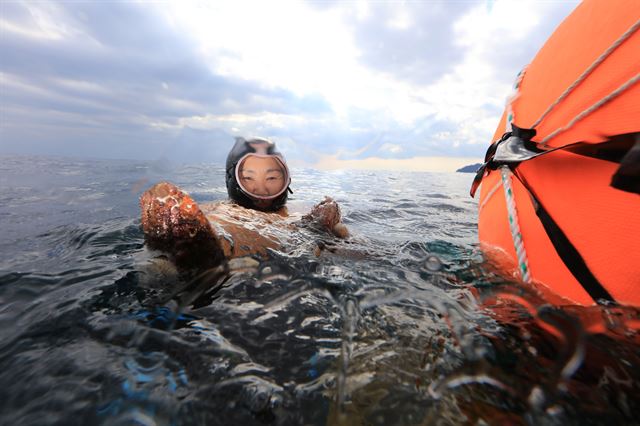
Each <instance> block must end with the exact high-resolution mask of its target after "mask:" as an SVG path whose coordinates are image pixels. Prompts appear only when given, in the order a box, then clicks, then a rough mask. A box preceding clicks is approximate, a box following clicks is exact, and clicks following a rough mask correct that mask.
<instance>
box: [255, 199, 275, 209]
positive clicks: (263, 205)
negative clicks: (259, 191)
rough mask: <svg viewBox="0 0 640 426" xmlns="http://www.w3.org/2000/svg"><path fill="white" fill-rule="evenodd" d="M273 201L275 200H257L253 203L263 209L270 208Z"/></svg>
mask: <svg viewBox="0 0 640 426" xmlns="http://www.w3.org/2000/svg"><path fill="white" fill-rule="evenodd" d="M272 201H273V200H264V199H256V198H254V199H253V203H254V204H255V205H256V206H258V207H261V208H266V207H270V206H271V202H272Z"/></svg>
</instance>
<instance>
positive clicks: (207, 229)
mask: <svg viewBox="0 0 640 426" xmlns="http://www.w3.org/2000/svg"><path fill="white" fill-rule="evenodd" d="M140 208H141V209H142V230H143V231H144V235H145V240H146V241H147V243H148V244H149V245H150V246H151V247H152V248H157V249H160V250H164V251H167V252H169V253H170V254H172V255H173V256H174V257H175V261H176V264H177V266H178V267H181V268H201V267H210V266H214V265H216V264H219V263H220V262H221V261H222V260H223V257H224V254H223V252H222V249H221V248H220V245H219V243H218V240H217V238H216V236H215V233H214V231H213V229H212V228H211V225H210V224H209V221H208V220H207V218H206V217H205V215H204V214H203V213H202V211H201V210H200V207H199V206H198V204H197V203H196V202H195V201H194V200H193V199H192V198H191V197H190V196H189V195H188V194H187V193H185V192H184V191H182V190H181V189H180V188H178V187H177V186H175V185H173V184H171V183H168V182H161V183H158V184H156V185H155V186H153V187H152V188H151V189H149V190H147V191H146V192H145V193H144V194H142V197H140Z"/></svg>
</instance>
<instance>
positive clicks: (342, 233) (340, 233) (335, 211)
mask: <svg viewBox="0 0 640 426" xmlns="http://www.w3.org/2000/svg"><path fill="white" fill-rule="evenodd" d="M304 219H306V220H310V221H313V222H315V223H317V224H318V225H321V226H322V227H323V228H325V229H326V230H328V231H329V232H331V233H332V234H333V235H335V236H336V237H339V238H347V237H348V236H349V230H348V229H347V227H346V226H345V224H344V223H342V215H341V213H340V206H338V203H337V202H336V201H335V200H334V199H333V198H331V197H325V198H324V200H322V201H321V202H320V203H318V204H316V205H315V206H314V207H313V209H311V212H310V213H309V214H307V215H305V216H304Z"/></svg>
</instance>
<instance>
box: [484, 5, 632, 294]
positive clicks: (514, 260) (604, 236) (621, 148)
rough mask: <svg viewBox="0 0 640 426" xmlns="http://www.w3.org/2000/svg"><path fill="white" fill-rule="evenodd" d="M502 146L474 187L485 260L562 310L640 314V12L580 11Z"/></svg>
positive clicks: (525, 96)
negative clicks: (615, 309)
mask: <svg viewBox="0 0 640 426" xmlns="http://www.w3.org/2000/svg"><path fill="white" fill-rule="evenodd" d="M494 141H495V142H493V143H492V144H491V146H490V148H489V150H488V152H487V156H486V159H485V161H486V162H485V164H484V165H483V167H482V168H481V170H480V171H479V172H478V175H477V176H476V179H475V181H474V185H473V187H472V195H473V194H474V193H475V189H476V188H477V187H478V184H479V183H480V182H481V183H482V185H481V191H480V196H479V199H478V206H479V218H478V233H479V239H480V243H481V247H482V250H483V252H484V253H485V255H486V256H487V257H488V258H489V259H491V260H492V261H493V262H494V263H495V264H496V265H497V266H498V268H499V269H500V270H501V271H503V272H505V273H507V274H509V275H512V274H516V275H517V276H518V277H519V278H520V279H521V280H522V281H525V282H528V283H531V284H533V285H535V286H536V287H537V288H539V289H542V290H544V291H545V293H546V294H554V295H555V299H553V300H554V301H555V303H567V302H570V303H577V304H582V305H592V304H594V303H601V302H605V303H606V302H609V303H611V302H613V303H619V304H627V305H636V306H640V1H637V0H615V1H613V0H612V1H607V2H604V1H600V0H586V1H584V2H583V3H581V4H580V5H579V6H577V7H576V9H575V10H574V11H573V12H572V13H571V15H569V16H568V17H567V18H566V19H565V21H564V22H562V24H560V26H559V27H558V28H557V29H556V31H555V32H554V33H553V35H552V36H551V37H550V38H549V40H547V42H546V43H545V45H544V46H543V47H542V48H541V49H540V51H539V52H538V53H537V55H536V56H535V58H534V59H533V61H532V62H531V63H530V64H529V65H528V66H527V67H526V68H525V70H523V72H522V73H521V74H520V75H519V76H518V79H517V82H516V85H515V88H514V94H513V96H511V97H510V99H509V101H508V103H507V107H506V109H505V112H504V113H503V116H502V119H501V121H500V124H499V126H498V129H497V131H496V133H495V135H494ZM548 290H550V292H549V291H548ZM557 296H559V298H558V297H557Z"/></svg>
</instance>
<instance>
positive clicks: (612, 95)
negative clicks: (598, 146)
mask: <svg viewBox="0 0 640 426" xmlns="http://www.w3.org/2000/svg"><path fill="white" fill-rule="evenodd" d="M638 81H640V73H638V74H636V75H635V76H634V77H632V78H631V79H629V80H627V81H626V82H625V83H624V84H623V85H622V86H620V87H618V88H617V89H616V90H614V91H613V92H611V93H609V94H608V95H607V96H605V97H604V98H602V99H600V100H599V101H598V102H596V103H595V104H593V105H591V106H590V107H589V108H587V109H585V110H584V111H582V112H581V113H580V114H578V115H576V116H575V117H574V118H573V119H572V120H571V121H570V122H569V124H567V125H566V126H564V127H560V128H558V129H556V130H554V131H553V132H551V133H550V134H549V135H547V136H546V137H545V138H544V139H542V141H541V142H540V143H539V144H538V145H539V146H541V147H543V146H545V145H546V143H547V142H548V141H549V140H551V139H553V138H554V137H556V136H557V135H558V134H559V133H562V132H565V131H567V130H569V129H570V128H572V127H573V126H574V125H575V124H576V123H577V122H578V121H580V120H582V119H583V118H585V117H586V116H588V115H589V114H591V113H593V112H595V111H596V110H597V109H598V108H600V107H601V106H602V105H604V104H606V103H607V102H609V101H611V100H613V99H615V98H617V97H618V96H619V95H620V94H622V92H624V91H625V90H627V89H628V88H629V87H631V86H633V85H634V84H636V83H637V82H638Z"/></svg>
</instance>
